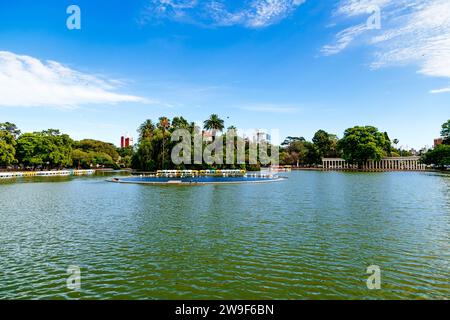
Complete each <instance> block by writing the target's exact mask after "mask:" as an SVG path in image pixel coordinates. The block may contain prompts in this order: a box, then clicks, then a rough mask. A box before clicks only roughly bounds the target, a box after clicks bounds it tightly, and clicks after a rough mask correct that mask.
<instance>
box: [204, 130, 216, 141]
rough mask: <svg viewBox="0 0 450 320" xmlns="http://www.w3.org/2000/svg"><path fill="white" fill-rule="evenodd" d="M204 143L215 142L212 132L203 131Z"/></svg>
mask: <svg viewBox="0 0 450 320" xmlns="http://www.w3.org/2000/svg"><path fill="white" fill-rule="evenodd" d="M202 136H203V141H205V142H212V141H214V138H213V137H214V135H213V133H212V132H211V131H202Z"/></svg>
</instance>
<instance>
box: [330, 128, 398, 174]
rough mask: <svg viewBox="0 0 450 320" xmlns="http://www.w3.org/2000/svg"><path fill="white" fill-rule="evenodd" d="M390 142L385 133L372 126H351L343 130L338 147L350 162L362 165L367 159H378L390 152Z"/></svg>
mask: <svg viewBox="0 0 450 320" xmlns="http://www.w3.org/2000/svg"><path fill="white" fill-rule="evenodd" d="M390 145H391V142H390V141H389V140H388V138H387V134H386V133H383V132H379V131H378V129H377V128H375V127H372V126H366V127H361V126H357V127H353V128H349V129H347V130H345V133H344V137H343V138H342V139H341V140H340V141H339V143H338V147H339V149H341V150H342V152H343V158H344V159H345V160H346V161H347V162H348V163H350V164H357V165H359V166H361V165H363V163H364V162H366V161H368V160H375V161H379V160H381V159H382V158H383V157H385V156H387V155H388V153H389V152H390V149H391V147H390Z"/></svg>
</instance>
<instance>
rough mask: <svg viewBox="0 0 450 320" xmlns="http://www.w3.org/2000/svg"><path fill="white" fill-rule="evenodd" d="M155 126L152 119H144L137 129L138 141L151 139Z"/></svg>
mask: <svg viewBox="0 0 450 320" xmlns="http://www.w3.org/2000/svg"><path fill="white" fill-rule="evenodd" d="M155 129H156V127H155V125H154V123H153V121H152V120H150V119H148V120H145V121H144V122H143V123H142V124H141V125H140V126H139V129H138V133H139V141H142V140H151V139H152V137H153V133H154V131H155Z"/></svg>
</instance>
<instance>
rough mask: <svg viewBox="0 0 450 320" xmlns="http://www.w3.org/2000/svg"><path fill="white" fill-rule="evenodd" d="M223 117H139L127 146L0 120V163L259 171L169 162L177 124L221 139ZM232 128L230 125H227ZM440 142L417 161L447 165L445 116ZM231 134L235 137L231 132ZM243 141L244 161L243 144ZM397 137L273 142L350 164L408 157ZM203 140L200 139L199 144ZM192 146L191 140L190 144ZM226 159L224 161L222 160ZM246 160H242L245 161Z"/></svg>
mask: <svg viewBox="0 0 450 320" xmlns="http://www.w3.org/2000/svg"><path fill="white" fill-rule="evenodd" d="M224 128H225V122H224V120H223V119H221V118H220V117H219V116H218V115H216V114H213V115H211V116H210V117H209V118H208V119H207V120H205V121H204V123H203V127H199V126H197V125H196V124H195V123H194V122H189V121H188V120H186V119H185V118H183V117H174V118H173V119H169V118H167V117H160V118H159V119H158V121H156V122H153V121H152V120H150V119H149V120H146V121H144V122H143V123H142V124H141V125H140V127H139V128H138V134H139V139H138V143H137V144H136V145H135V146H133V147H128V148H117V147H115V146H114V145H113V144H111V143H107V142H102V141H98V140H93V139H85V140H81V141H75V140H73V139H72V138H70V137H69V136H68V135H67V134H63V133H61V132H60V131H59V130H56V129H48V130H44V131H40V132H33V133H21V131H20V130H19V129H18V128H17V126H16V125H14V124H12V123H9V122H5V123H0V166H1V167H9V166H15V167H19V168H21V169H61V168H69V167H72V168H84V169H87V168H98V167H109V168H116V169H117V168H121V167H123V168H133V169H136V170H139V171H155V170H159V169H247V170H259V168H260V164H259V163H258V164H256V165H255V164H253V165H248V164H238V163H232V164H214V165H206V164H191V165H185V164H181V165H175V164H173V162H172V161H171V150H172V148H173V147H174V146H175V145H176V144H177V143H178V142H173V141H172V140H171V136H172V134H173V132H174V131H176V130H177V129H185V130H187V131H189V132H190V133H191V134H193V135H194V134H200V135H203V134H204V132H207V133H209V134H210V136H211V139H212V140H214V139H215V137H219V136H220V137H221V138H223V139H224V141H226V140H227V132H229V131H227V132H224ZM232 129H236V128H235V127H234V126H230V127H228V130H232ZM441 135H442V137H443V144H442V145H439V146H436V147H435V148H433V149H430V150H428V151H424V152H423V153H422V154H421V156H422V162H424V163H426V164H432V165H435V166H436V167H440V168H445V167H446V166H449V165H450V120H449V121H447V122H446V123H444V124H443V125H442V131H441ZM233 139H238V138H236V137H233ZM250 143H251V141H249V139H246V140H245V144H246V148H245V150H246V154H245V157H246V160H248V157H249V155H248V144H250ZM398 143H399V141H398V140H397V139H394V140H392V141H391V139H390V138H389V135H388V133H387V132H381V131H379V130H378V129H377V128H376V127H373V126H355V127H353V128H348V129H347V130H345V132H344V135H343V137H342V138H341V139H339V138H338V137H337V135H336V134H332V133H328V132H326V131H325V130H319V131H317V132H316V133H315V134H314V137H313V138H312V140H311V141H307V140H306V139H305V138H303V137H287V138H286V139H285V140H284V141H283V143H282V144H281V145H280V146H279V155H280V164H281V165H292V166H318V165H320V164H321V163H322V158H343V159H345V160H346V161H347V162H349V163H350V164H356V165H360V166H362V165H363V164H364V163H365V162H366V161H368V160H375V161H377V160H381V159H382V158H384V157H398V156H410V155H411V153H410V152H408V151H404V150H401V149H399V148H397V145H398ZM207 144H208V142H207V141H203V145H202V147H203V149H204V148H206V146H207ZM191 147H192V148H194V146H193V145H191ZM235 159H236V157H235ZM223 163H226V161H223ZM246 163H248V161H246Z"/></svg>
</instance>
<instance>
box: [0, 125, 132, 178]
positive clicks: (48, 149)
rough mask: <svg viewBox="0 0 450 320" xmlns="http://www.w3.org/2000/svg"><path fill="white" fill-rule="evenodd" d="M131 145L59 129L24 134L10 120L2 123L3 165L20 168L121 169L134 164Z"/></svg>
mask: <svg viewBox="0 0 450 320" xmlns="http://www.w3.org/2000/svg"><path fill="white" fill-rule="evenodd" d="M131 156H132V150H131V148H127V149H120V148H116V147H115V146H114V145H113V144H111V143H106V142H102V141H97V140H92V139H85V140H81V141H75V140H73V139H72V138H71V137H70V136H69V135H67V134H63V133H61V132H60V131H59V130H57V129H48V130H44V131H40V132H31V133H23V134H22V133H21V131H20V130H19V129H18V128H17V126H16V125H15V124H13V123H10V122H5V123H0V166H1V167H16V168H20V169H31V170H35V169H62V168H83V169H88V168H99V167H109V168H119V167H120V166H124V167H125V166H129V165H130V163H131Z"/></svg>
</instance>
